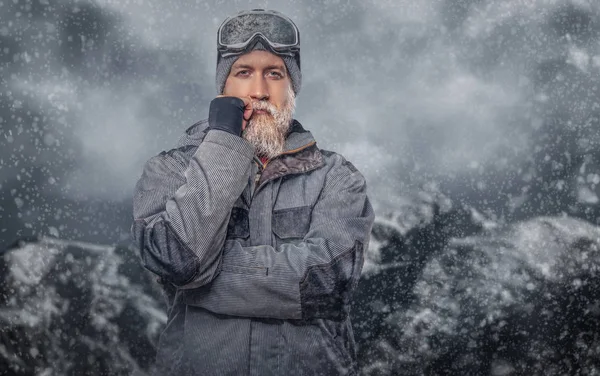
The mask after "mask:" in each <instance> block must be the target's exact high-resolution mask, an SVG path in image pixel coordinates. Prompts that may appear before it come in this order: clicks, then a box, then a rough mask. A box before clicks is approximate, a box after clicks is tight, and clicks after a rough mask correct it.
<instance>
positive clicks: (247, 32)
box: [217, 9, 300, 58]
mask: <svg viewBox="0 0 600 376" xmlns="http://www.w3.org/2000/svg"><path fill="white" fill-rule="evenodd" d="M258 40H261V41H264V42H266V44H267V45H266V46H265V47H266V48H268V49H270V50H271V51H272V52H273V53H276V54H278V55H285V56H290V57H296V58H297V57H298V56H297V55H298V52H299V51H300V32H299V31H298V28H297V27H296V25H295V24H294V22H292V20H290V19H289V18H288V17H286V16H284V15H283V14H281V13H279V12H276V11H272V10H263V9H253V10H250V11H244V12H240V13H239V14H237V15H235V16H233V17H229V18H227V19H225V21H223V23H222V24H221V26H220V27H219V31H218V32H217V49H218V51H219V53H220V55H221V57H224V58H225V57H228V56H236V55H241V54H243V53H245V52H246V51H247V50H248V48H251V47H253V46H254V44H255V43H256V42H257V41H258Z"/></svg>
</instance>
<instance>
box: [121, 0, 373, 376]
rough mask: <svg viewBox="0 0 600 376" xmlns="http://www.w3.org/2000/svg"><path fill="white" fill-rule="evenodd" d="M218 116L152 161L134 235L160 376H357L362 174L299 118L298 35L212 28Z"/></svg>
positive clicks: (364, 218)
mask: <svg viewBox="0 0 600 376" xmlns="http://www.w3.org/2000/svg"><path fill="white" fill-rule="evenodd" d="M217 36H218V37H217V45H218V58H217V74H216V82H217V90H218V93H219V95H218V96H217V97H216V98H215V99H213V100H212V102H211V103H210V109H209V118H208V120H207V121H202V122H199V123H197V124H194V125H193V126H191V127H190V128H188V129H187V130H186V132H185V133H184V135H183V136H182V137H181V138H180V140H179V145H178V146H177V147H176V148H174V149H172V150H170V151H167V152H162V153H160V154H159V155H157V156H155V157H153V158H151V159H150V160H149V161H148V162H147V163H146V165H145V166H144V171H143V173H142V176H141V178H140V179H139V181H138V183H137V185H136V188H135V195H134V202H133V204H134V209H133V212H134V222H133V225H132V236H133V238H134V241H135V244H136V245H137V247H138V248H139V251H140V255H141V260H142V264H143V265H144V267H145V268H147V269H148V270H150V271H151V272H153V273H155V274H156V275H158V277H159V281H160V282H161V284H162V286H163V289H164V291H165V293H166V297H167V315H168V322H167V326H166V328H165V329H164V331H163V332H162V334H161V336H160V340H159V343H158V348H157V356H156V370H155V374H156V375H161V376H164V375H178V376H182V375H203V376H206V375H236V376H239V375H261V376H264V375H354V374H355V373H356V353H355V345H354V338H353V334H352V325H351V321H350V316H349V307H350V303H351V298H352V292H353V290H354V289H355V288H356V285H357V283H358V280H359V277H360V273H361V270H362V266H363V260H364V256H363V255H364V251H365V249H366V247H367V246H368V241H369V234H370V231H371V227H372V224H373V217H374V215H373V209H372V207H371V204H370V203H369V200H368V198H367V193H366V183H365V179H364V177H363V176H362V175H361V174H360V172H358V171H357V169H356V168H355V167H354V166H353V165H352V164H351V163H350V162H348V161H347V160H346V159H344V158H343V157H342V156H340V155H339V154H336V153H334V152H331V151H325V150H322V149H320V148H318V147H317V145H316V142H315V140H314V138H313V136H312V135H311V133H310V132H309V131H307V130H305V129H304V128H303V127H302V125H301V124H300V123H299V122H298V121H297V120H294V118H293V114H294V108H295V97H296V95H297V94H298V92H299V90H300V84H301V71H300V35H299V32H298V29H297V27H296V25H295V24H294V23H293V22H292V21H291V20H290V19H289V18H287V17H286V16H284V15H282V14H281V13H278V12H275V11H266V10H260V9H255V10H252V11H245V12H241V13H239V14H237V15H235V16H233V17H230V18H228V19H226V20H225V21H224V22H223V23H222V25H221V26H220V27H219V30H218V33H217Z"/></svg>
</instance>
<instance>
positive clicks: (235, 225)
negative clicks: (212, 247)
mask: <svg viewBox="0 0 600 376" xmlns="http://www.w3.org/2000/svg"><path fill="white" fill-rule="evenodd" d="M249 236H250V219H249V217H248V210H247V209H244V208H238V207H234V208H233V209H231V217H230V218H229V224H228V225H227V239H232V238H242V239H247V238H248V237H249Z"/></svg>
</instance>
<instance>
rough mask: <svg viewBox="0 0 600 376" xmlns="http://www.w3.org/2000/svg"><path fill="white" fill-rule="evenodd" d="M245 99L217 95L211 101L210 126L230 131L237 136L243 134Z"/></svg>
mask: <svg viewBox="0 0 600 376" xmlns="http://www.w3.org/2000/svg"><path fill="white" fill-rule="evenodd" d="M245 107H246V106H245V105H244V101H243V100H241V99H240V98H237V97H217V98H215V99H213V100H212V101H211V102H210V110H209V112H208V127H209V128H210V129H219V130H222V131H225V132H229V133H231V134H234V135H236V136H239V135H241V134H242V122H243V121H244V108H245Z"/></svg>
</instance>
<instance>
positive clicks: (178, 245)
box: [131, 130, 254, 289]
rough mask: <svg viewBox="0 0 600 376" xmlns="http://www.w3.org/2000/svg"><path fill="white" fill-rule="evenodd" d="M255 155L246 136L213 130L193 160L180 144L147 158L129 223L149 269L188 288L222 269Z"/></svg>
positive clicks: (144, 262) (208, 278)
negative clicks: (227, 240)
mask: <svg viewBox="0 0 600 376" xmlns="http://www.w3.org/2000/svg"><path fill="white" fill-rule="evenodd" d="M253 155H254V148H253V147H252V145H251V144H250V143H248V142H247V141H246V140H244V139H243V138H241V137H237V136H234V135H231V134H229V133H227V132H223V131H219V130H211V131H209V132H208V133H207V134H206V137H205V138H204V141H203V142H202V143H201V144H200V145H199V146H198V148H197V150H196V151H195V152H194V154H193V155H192V157H191V159H190V160H189V163H188V161H186V160H185V158H183V157H182V152H181V150H180V149H174V150H172V151H171V152H168V153H165V152H163V153H161V154H159V155H157V156H155V157H153V158H151V159H150V160H149V161H148V162H146V165H145V166H144V171H143V173H142V176H141V178H140V179H139V180H138V182H137V184H136V187H135V192H134V198H133V216H134V221H133V225H132V226H131V235H132V238H133V241H134V243H135V245H136V246H137V247H138V249H139V252H140V255H141V260H142V264H143V265H144V267H145V268H146V269H148V270H150V271H151V272H153V273H155V274H157V275H158V276H160V277H161V279H163V280H165V281H168V282H170V283H172V284H174V285H176V286H177V287H180V288H184V289H185V288H194V287H198V286H202V285H205V284H207V283H208V282H210V281H211V280H212V279H213V278H214V276H215V275H216V274H218V272H219V269H220V266H221V255H222V250H223V245H224V243H225V236H226V231H227V223H228V221H229V216H230V214H231V208H232V206H233V204H234V203H235V201H236V200H237V198H238V197H239V196H240V195H241V193H242V191H243V189H244V188H245V186H246V185H247V184H248V179H249V176H250V171H251V163H252V158H253Z"/></svg>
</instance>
